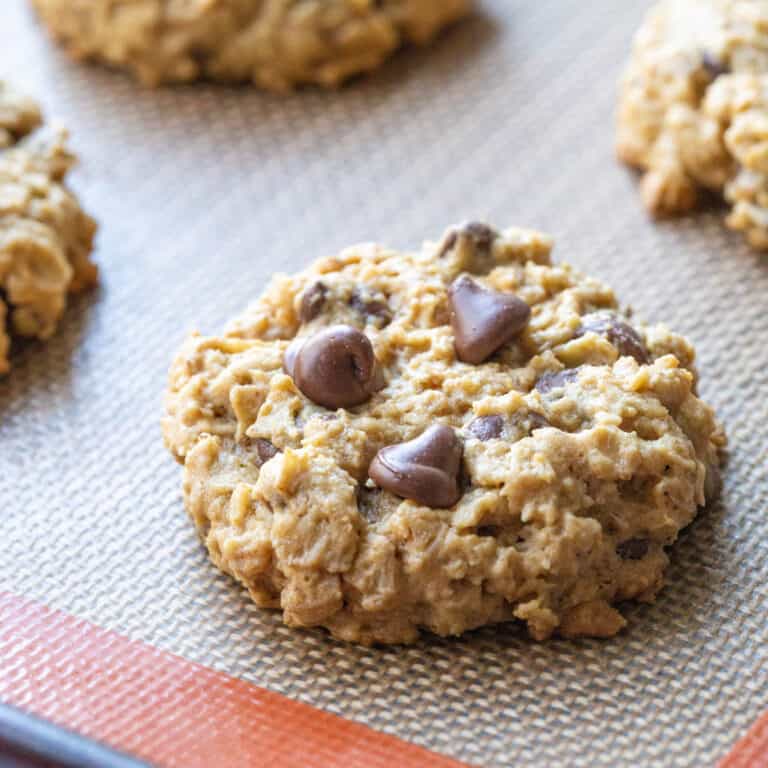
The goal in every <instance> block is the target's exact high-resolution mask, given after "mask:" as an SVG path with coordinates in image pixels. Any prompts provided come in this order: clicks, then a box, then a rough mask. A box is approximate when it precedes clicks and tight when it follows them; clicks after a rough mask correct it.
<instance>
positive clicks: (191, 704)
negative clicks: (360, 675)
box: [0, 593, 462, 768]
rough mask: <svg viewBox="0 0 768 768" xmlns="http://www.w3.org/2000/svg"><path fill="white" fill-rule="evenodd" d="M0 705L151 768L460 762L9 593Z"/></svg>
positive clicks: (450, 767)
mask: <svg viewBox="0 0 768 768" xmlns="http://www.w3.org/2000/svg"><path fill="white" fill-rule="evenodd" d="M0 701H3V702H5V703H8V704H13V705H15V706H18V707H21V708H22V709H26V710H27V711H29V712H32V713H34V714H36V715H38V716H40V717H44V718H47V719H49V720H51V721H53V722H54V723H57V724H58V725H62V726H64V727H67V728H70V729H72V730H74V731H77V732H79V733H82V734H84V735H86V736H89V737H91V738H93V739H97V740H99V741H102V742H104V743H105V744H108V745H109V746H112V747H115V748H117V749H120V750H123V751H125V752H129V753H131V754H134V755H136V756H137V757H141V758H143V759H145V760H149V761H150V762H152V763H155V764H157V765H161V766H169V767H170V766H180V767H181V766H183V767H184V768H198V767H199V768H210V766H216V768H236V767H237V768H241V767H242V768H245V766H248V767H249V768H250V767H251V766H255V765H276V766H280V767H281V768H293V767H294V766H295V767H296V768H299V767H300V768H321V767H322V768H327V767H329V766H340V767H341V766H343V768H384V767H385V766H392V765H395V764H397V765H398V768H405V767H408V768H410V767H411V766H412V767H413V768H457V766H461V765H462V764H461V763H458V762H455V761H453V760H450V759H449V758H447V757H444V756H442V755H438V754H435V753H433V752H429V751H428V750H425V749H422V748H420V747H417V746H415V745H413V744H409V743H408V742H405V741H401V740H399V739H397V738H395V737H393V736H387V735H385V734H383V733H379V732H378V731H374V730H372V729H370V728H368V727H366V726H364V725H360V724H359V723H354V722H351V721H349V720H345V719H344V718H341V717H337V716H336V715H332V714H329V713H327V712H323V711H322V710H319V709H316V708H314V707H311V706H309V705H308V704H302V703H300V702H297V701H293V700H291V699H288V698H286V697H285V696H282V695H280V694H277V693H273V692H272V691H268V690H266V689H264V688H259V687H258V686H255V685H251V684H250V683H246V682H244V681H242V680H238V679H237V678H233V677H230V676H228V675H225V674H222V673H220V672H215V671H214V670H212V669H209V668H208V667H204V666H201V665H200V664H194V663H192V662H190V661H186V660H185V659H182V658H180V657H178V656H174V655H173V654H170V653H166V652H164V651H161V650H159V649H157V648H154V647H152V646H150V645H146V644H145V643H141V642H136V641H133V640H128V639H127V638H125V637H122V636H121V635H118V634H116V633H115V632H110V631H108V630H105V629H101V628H100V627H97V626H95V625H93V624H90V623H89V622H87V621H83V620H81V619H77V618H75V617H73V616H69V615H68V614H65V613H62V612H60V611H56V610H53V609H51V608H48V607H46V606H44V605H41V604H39V603H35V602H31V601H29V600H25V599H22V598H20V597H18V596H15V595H11V594H8V593H0Z"/></svg>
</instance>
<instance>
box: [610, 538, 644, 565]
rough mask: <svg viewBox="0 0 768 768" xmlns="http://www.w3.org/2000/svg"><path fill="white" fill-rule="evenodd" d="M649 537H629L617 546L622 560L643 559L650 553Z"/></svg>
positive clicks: (617, 551) (617, 552)
mask: <svg viewBox="0 0 768 768" xmlns="http://www.w3.org/2000/svg"><path fill="white" fill-rule="evenodd" d="M648 547H649V542H648V539H627V540H626V541H622V542H621V543H620V544H619V545H618V546H617V547H616V554H617V555H618V556H619V557H620V558H621V559H622V560H642V559H643V558H644V557H645V556H646V555H647V554H648Z"/></svg>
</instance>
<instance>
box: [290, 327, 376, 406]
mask: <svg viewBox="0 0 768 768" xmlns="http://www.w3.org/2000/svg"><path fill="white" fill-rule="evenodd" d="M283 368H284V370H285V372H286V373H287V374H288V375H289V376H291V377H292V378H293V380H294V383H295V384H296V386H297V387H298V388H299V389H300V390H301V391H302V392H303V393H304V394H305V395H306V396H307V397H308V398H309V399H310V400H311V401H312V402H313V403H317V404H318V405H322V406H323V407H325V408H331V409H335V408H351V407H352V406H355V405H360V404H361V403H364V402H365V401H366V400H368V399H369V398H370V397H371V395H372V394H373V393H374V392H376V391H377V390H378V389H381V387H382V385H383V381H382V379H381V374H380V372H379V371H378V367H377V365H376V357H375V355H374V353H373V347H372V346H371V342H370V341H369V340H368V337H367V336H366V335H365V334H363V333H361V332H360V331H358V330H357V329H356V328H352V327H351V326H349V325H333V326H330V327H329V328H324V329H323V330H322V331H319V332H318V333H316V334H314V335H313V336H310V337H309V338H307V339H302V340H299V341H296V342H294V343H293V344H291V346H290V347H289V348H288V349H287V350H286V353H285V355H284V357H283Z"/></svg>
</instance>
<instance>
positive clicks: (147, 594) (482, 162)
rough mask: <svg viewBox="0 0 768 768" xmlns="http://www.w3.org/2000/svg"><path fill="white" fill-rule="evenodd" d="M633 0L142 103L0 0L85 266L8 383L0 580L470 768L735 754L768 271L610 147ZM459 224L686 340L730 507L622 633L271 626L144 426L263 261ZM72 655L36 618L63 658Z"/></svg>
mask: <svg viewBox="0 0 768 768" xmlns="http://www.w3.org/2000/svg"><path fill="white" fill-rule="evenodd" d="M646 7H647V3H646V2H640V1H639V0H621V2H616V0H592V1H591V2H588V3H585V2H583V0H528V2H524V1H523V0H484V2H482V3H481V4H480V11H479V13H478V14H477V15H476V16H475V17H474V18H473V19H471V20H469V21H468V22H466V23H464V24H461V25H459V26H457V27H455V28H454V29H452V30H450V31H449V32H448V33H447V34H445V35H444V36H443V37H442V38H441V39H440V40H439V42H438V43H437V44H436V45H435V46H434V47H432V48H431V49H428V50H423V51H422V50H408V51H405V52H403V53H402V54H400V55H398V56H396V57H395V58H394V59H393V60H392V61H390V62H389V64H388V65H387V66H385V67H384V68H383V69H382V70H380V71H379V72H378V73H376V74H374V75H373V76H370V77H366V78H362V79H359V80H356V81H355V82H354V83H352V84H350V85H349V86H348V87H345V88H344V89H342V90H340V91H338V92H333V93H323V92H320V91H315V90H308V91H302V92H300V93H297V94H294V95H290V96H287V97H275V96H270V95H265V94H262V93H258V92H256V91H254V90H252V89H250V88H247V87H242V88H229V87H220V86H207V85H206V86H194V87H180V88H174V89H164V90H157V91H150V90H144V89H142V88H140V87H138V86H136V85H135V84H134V83H133V82H132V81H130V80H129V79H128V78H126V77H125V76H123V75H121V74H119V73H114V72H110V71H107V70H104V69H100V68H97V67H88V66H83V65H77V64H73V63H70V62H69V61H68V60H67V59H66V58H65V57H64V56H63V54H62V53H61V52H60V51H59V50H58V49H56V48H55V47H54V46H53V45H52V44H51V43H50V42H49V41H48V39H47V38H46V36H45V34H44V32H43V30H42V29H41V28H40V27H39V26H38V25H37V24H36V23H35V21H34V19H33V17H32V15H31V14H30V12H29V11H28V9H27V7H26V4H25V3H24V2H23V1H22V0H2V6H1V7H0V15H1V23H0V77H5V78H8V79H10V80H12V81H13V82H15V83H16V84H17V85H18V86H19V87H21V88H23V89H25V90H27V91H29V92H30V93H31V94H33V95H35V96H36V97H38V98H39V99H40V101H41V102H42V103H43V105H44V108H45V112H46V114H47V116H48V117H49V118H59V119H61V121H62V122H63V123H64V124H66V125H67V126H68V127H69V128H70V129H71V131H72V145H73V147H74V148H75V150H76V151H77V152H78V153H79V155H80V157H81V164H80V166H79V168H78V170H77V171H76V173H75V175H74V177H73V184H74V186H75V188H76V190H77V192H78V194H79V195H80V196H81V198H82V200H83V201H84V203H85V205H86V207H87V209H88V210H89V211H90V212H91V213H92V214H93V215H94V216H96V217H97V218H98V220H99V222H100V233H99V237H98V248H97V252H96V254H95V256H96V259H97V260H98V262H99V264H100V267H101V270H102V273H101V274H102V280H101V286H100V288H99V289H98V290H97V291H95V292H94V293H92V294H90V295H87V296H85V297H83V298H81V299H77V300H76V301H75V302H74V304H73V306H72V307H71V309H70V310H69V311H68V312H67V315H66V318H65V320H64V322H63V325H62V328H61V331H60V333H58V334H57V336H56V337H54V338H53V339H52V340H51V341H49V342H48V343H47V344H45V345H39V344H25V345H17V346H16V350H15V354H14V358H13V370H12V373H11V375H10V376H8V377H6V378H4V379H2V380H0V504H1V505H2V527H1V528H0V592H2V591H4V592H7V593H12V594H13V595H16V596H22V597H23V598H24V599H27V600H34V601H36V602H37V603H38V604H39V603H42V604H45V605H46V606H49V607H50V608H52V609H56V610H58V611H65V612H67V613H68V614H71V615H73V616H75V617H77V618H78V619H84V620H88V621H89V622H91V623H93V624H96V625H98V626H99V627H101V628H105V629H108V630H114V631H116V632H118V633H120V634H121V635H124V636H127V637H128V638H131V639H132V640H134V641H143V642H144V643H147V644H149V645H150V646H154V647H155V648H157V649H159V651H158V652H161V651H170V652H173V653H175V654H178V655H180V656H182V657H184V658H185V659H186V660H188V661H191V662H198V663H200V664H203V665H205V666H207V667H210V668H213V669H214V670H218V671H221V672H226V673H228V674H229V675H232V676H234V677H236V678H239V679H240V680H241V681H246V682H251V683H255V684H257V685H259V686H262V687H264V688H267V689H270V690H271V691H273V692H277V693H282V694H285V695H287V696H288V697H290V698H292V699H294V700H298V701H300V702H304V703H308V704H312V705H314V706H316V707H319V708H321V709H323V710H326V711H327V712H330V713H335V714H337V715H342V716H343V717H344V718H347V719H349V720H353V721H357V722H359V723H363V724H367V725H369V726H372V727H373V728H374V729H376V730H377V731H379V732H383V733H385V734H391V735H395V736H397V737H399V738H401V739H404V740H407V741H410V742H413V743H415V744H417V745H422V746H424V747H427V748H429V749H431V750H434V751H435V752H438V753H441V754H443V755H447V756H450V757H453V758H456V759H458V760H461V761H465V762H468V763H472V764H477V765H489V766H491V765H492V766H497V765H498V766H512V765H514V766H541V765H556V764H567V765H574V766H580V765H584V766H587V765H589V766H611V767H612V768H613V767H615V766H630V765H631V766H635V765H650V766H652V765H664V766H669V765H674V766H702V765H708V764H713V763H714V762H716V761H717V760H718V759H719V758H720V757H722V756H723V755H725V754H726V753H727V752H728V750H729V749H730V747H731V746H732V745H733V743H734V742H735V741H736V739H737V738H739V737H740V736H742V735H743V733H744V732H745V731H746V729H747V728H748V726H749V725H750V724H751V723H752V722H753V721H754V720H755V718H756V717H757V716H758V715H759V714H760V712H761V711H762V710H763V709H764V708H766V707H768V669H767V668H766V660H767V659H768V644H767V643H766V641H767V640H768V622H767V621H766V616H765V612H764V605H765V600H766V595H767V593H768V544H767V543H766V521H765V517H766V515H765V513H766V506H767V501H768V472H767V471H766V445H768V406H767V405H766V402H767V401H768V397H766V395H768V384H767V379H768V377H767V376H766V370H767V369H768V343H767V342H768V312H766V296H768V258H766V257H760V256H758V255H756V254H755V253H753V252H751V251H750V250H749V249H748V248H747V247H746V246H745V245H744V244H743V243H742V240H741V238H740V237H739V236H737V235H734V234H732V233H729V232H727V231H725V230H724V229H723V228H721V225H720V219H721V215H722V212H720V211H710V212H707V213H704V214H702V215H700V216H696V217H691V218H686V219H683V220H681V221H675V222H668V223H663V224H660V225H657V226H654V225H652V224H651V223H650V222H649V221H648V219H647V218H646V215H645V214H644V212H643V211H642V209H641V206H640V201H639V198H638V195H637V189H636V180H635V179H634V178H633V176H632V175H631V174H630V173H628V172H627V171H625V170H624V169H622V168H621V167H619V166H618V165H617V163H616V162H615V161H614V157H613V150H612V114H613V109H614V103H615V92H616V79H617V77H618V74H619V71H620V67H621V64H622V61H623V59H624V57H625V55H626V52H627V51H628V48H629V44H630V40H631V36H632V32H633V30H634V28H636V26H637V24H638V23H639V21H640V19H641V17H642V14H643V12H644V10H645V9H646ZM467 218H482V219H488V220H491V221H492V222H495V223H496V224H497V225H510V224H520V225H527V226H532V227H538V228H541V229H543V230H545V231H548V232H550V233H552V234H553V235H555V236H556V238H557V247H556V253H555V256H556V258H557V259H560V260H567V261H570V262H572V263H574V264H575V265H577V266H578V267H579V268H581V269H582V270H584V271H586V272H589V273H591V274H593V275H595V276H597V277H600V278H602V279H604V280H605V281H606V282H608V283H609V284H611V285H612V286H613V287H614V288H615V289H616V290H617V293H618V294H619V296H620V297H621V298H622V299H623V300H625V301H626V302H629V303H631V304H632V305H633V306H634V308H635V310H636V312H637V313H638V314H639V315H640V316H643V317H645V318H647V319H649V320H664V321H665V322H667V323H668V324H669V325H670V326H672V327H674V328H675V329H676V330H680V331H682V332H684V333H686V334H687V335H689V336H690V337H691V338H692V339H693V340H694V342H695V343H696V346H697V348H698V351H699V367H700V370H701V372H702V378H701V391H702V393H703V395H704V396H705V397H706V398H707V399H708V400H709V401H710V402H712V403H714V404H715V406H716V407H717V409H718V411H719V413H720V415H721V417H722V418H723V420H724V421H725V423H726V427H727V431H728V434H729V438H730V441H731V452H730V459H729V463H728V467H727V471H726V473H725V488H724V493H723V497H722V500H721V502H720V503H718V504H716V505H714V506H712V507H710V508H709V509H707V510H706V511H704V512H703V513H702V514H701V516H700V517H699V519H698V520H697V521H696V522H695V523H694V524H693V525H692V526H691V527H690V528H689V529H688V530H687V531H686V532H685V533H684V534H683V535H682V537H681V539H680V541H679V543H678V544H677V546H676V547H675V548H674V549H673V551H672V565H671V567H670V569H669V572H668V576H669V578H668V586H667V587H666V588H665V589H664V591H663V592H662V594H661V595H660V597H659V599H658V601H657V602H656V604H655V605H652V606H636V607H632V608H630V610H629V612H628V617H629V620H630V626H629V628H628V629H627V630H626V631H625V632H624V633H622V634H621V635H620V636H619V637H617V638H615V639H613V640H609V641H580V642H566V641H553V642H550V643H547V644H544V645H537V644H534V643H532V642H531V641H529V640H528V639H526V638H525V637H524V636H523V635H522V634H521V633H520V632H519V630H518V629H516V628H514V627H506V628H499V629H487V630H482V631H478V632H474V633H471V634H469V635H467V636H465V637H463V638H461V639H458V640H443V639H438V638H434V637H427V638H425V639H424V640H423V641H422V642H421V643H419V644H417V645H415V646H413V647H408V648H384V649H366V648H360V647H355V646H350V645H344V644H342V643H339V642H335V641H333V640H332V639H330V638H329V637H328V636H327V635H326V634H324V633H323V632H322V631H294V630H289V629H286V628H283V627H282V626H281V624H280V621H279V618H278V617H277V616H276V615H274V614H272V613H270V612H267V611H262V610H258V609H257V608H255V607H254V606H252V605H251V603H250V602H249V601H248V599H247V596H246V595H245V594H244V592H243V591H242V590H241V589H240V588H238V587H237V586H236V585H235V584H234V583H233V582H231V581H230V580H229V579H228V578H227V577H225V576H223V575H222V574H220V573H219V572H218V571H217V570H216V569H215V568H214V567H213V566H212V565H210V564H209V562H208V561H207V559H206V556H205V553H204V551H203V549H202V547H201V546H200V544H199V543H198V541H197V539H196V536H195V534H194V532H193V530H192V526H191V525H190V524H189V522H188V521H187V519H186V516H185V514H184V511H183V507H182V501H181V494H180V481H181V476H180V475H181V473H180V469H179V467H178V466H177V465H176V464H175V463H174V462H173V461H172V459H171V458H170V457H169V456H168V455H167V454H166V452H165V450H164V449H163V446H162V442H161V437H160V430H159V426H158V420H159V417H160V415H161V397H162V391H163V388H164V384H165V376H166V371H167V367H168V364H169V361H170V359H171V357H172V355H173V354H174V351H175V349H176V348H177V346H178V345H179V343H180V342H181V341H182V339H183V337H184V336H185V334H186V333H187V332H188V331H190V330H192V329H199V330H200V331H202V332H213V331H216V330H217V329H219V328H220V327H221V326H222V325H223V324H224V323H225V321H226V320H227V319H228V318H229V317H231V316H232V315H234V314H235V313H237V312H239V311H240V310H241V309H242V308H243V307H244V305H245V304H246V303H247V302H248V301H249V300H250V299H251V298H253V297H254V296H255V295H256V294H258V292H260V291H261V289H262V287H263V286H264V284H265V282H266V281H267V280H268V278H269V276H270V274H271V273H272V272H273V271H274V270H276V269H280V270H286V271H291V270H294V269H298V268H300V267H301V266H303V265H304V264H306V263H307V262H308V261H309V260H311V259H314V258H316V257H317V256H320V255H327V254H330V253H333V252H334V251H336V250H337V249H339V248H341V247H343V246H345V245H347V244H350V243H352V242H355V241H359V240H368V239H377V240H382V241H385V242H387V243H389V244H392V245H395V246H402V247H408V246H415V245H417V244H418V243H420V242H421V240H422V239H425V238H427V237H430V238H435V237H437V236H439V234H440V233H441V232H442V230H443V229H444V228H445V227H446V226H447V225H449V224H451V223H454V222H456V221H458V220H463V219H467ZM78 626H80V625H78ZM76 636H77V633H75V637H76ZM12 640H13V637H12V636H11V641H10V642H9V643H7V644H6V646H4V647H5V648H6V649H8V648H10V649H11V651H10V653H11V659H10V662H9V660H8V659H7V658H6V659H2V660H0V664H4V665H6V668H8V667H7V665H8V664H9V663H12V661H13V658H12V652H13V649H14V647H16V646H14V643H13V642H12ZM38 640H40V642H43V640H41V639H40V638H38ZM71 642H72V635H71V634H69V635H61V634H56V633H53V634H51V637H50V643H51V653H53V654H55V653H56V651H57V650H59V651H61V650H62V648H61V647H59V648H58V649H57V647H56V644H57V643H58V644H59V645H60V646H61V645H62V644H65V643H67V644H69V643H71ZM54 678H55V676H54ZM54 678H52V679H51V680H50V686H55V684H56V681H55V679H54ZM19 679H23V675H22V677H21V678H19ZM38 693H40V692H38ZM43 693H45V691H43ZM40 695H42V694H40ZM48 695H49V697H52V698H55V697H56V695H57V694H56V691H55V690H53V691H48ZM28 703H29V702H28ZM22 704H23V702H22Z"/></svg>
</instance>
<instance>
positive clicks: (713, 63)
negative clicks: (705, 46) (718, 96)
mask: <svg viewBox="0 0 768 768" xmlns="http://www.w3.org/2000/svg"><path fill="white" fill-rule="evenodd" d="M701 65H702V66H703V67H704V69H705V70H706V72H707V74H708V75H709V76H710V77H711V78H712V80H715V79H716V78H718V77H720V75H727V74H728V72H730V67H728V65H727V64H726V63H725V62H723V61H722V60H721V59H719V58H718V57H717V56H715V55H714V54H713V53H710V52H709V51H704V53H702V54H701Z"/></svg>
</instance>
